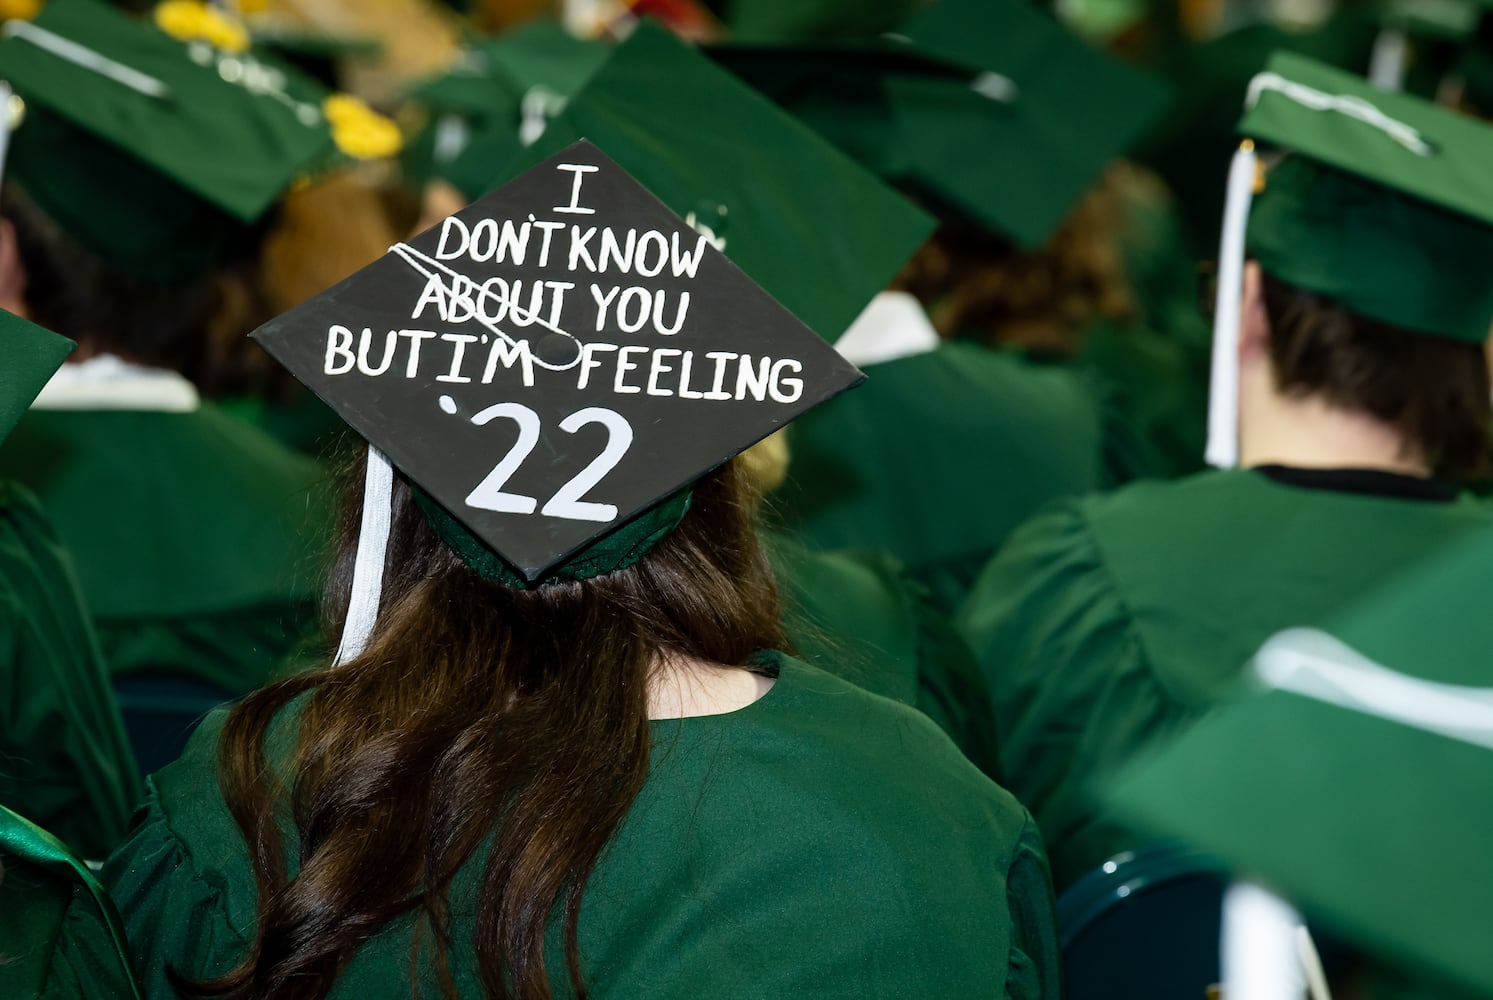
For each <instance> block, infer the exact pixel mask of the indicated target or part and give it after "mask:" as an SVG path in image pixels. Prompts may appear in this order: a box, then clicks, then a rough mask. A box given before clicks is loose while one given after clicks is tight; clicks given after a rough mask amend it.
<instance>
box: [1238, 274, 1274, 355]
mask: <svg viewBox="0 0 1493 1000" xmlns="http://www.w3.org/2000/svg"><path fill="white" fill-rule="evenodd" d="M1243 278H1244V280H1243V282H1242V284H1243V288H1242V291H1241V295H1240V302H1239V360H1240V361H1250V360H1257V359H1260V358H1266V357H1269V356H1270V317H1269V316H1268V315H1267V314H1266V313H1265V280H1264V272H1262V271H1261V270H1260V265H1259V264H1257V263H1256V262H1255V261H1252V260H1251V261H1246V262H1245V264H1244V274H1243Z"/></svg>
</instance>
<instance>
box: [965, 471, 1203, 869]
mask: <svg viewBox="0 0 1493 1000" xmlns="http://www.w3.org/2000/svg"><path fill="white" fill-rule="evenodd" d="M956 623H957V625H958V627H959V629H960V631H961V632H962V633H963V634H964V636H965V638H966V639H967V640H968V641H969V643H970V646H971V648H972V649H973V650H974V653H975V659H976V661H977V662H978V664H979V668H980V671H981V674H982V675H983V676H984V679H985V683H986V686H987V689H988V690H989V692H990V698H991V708H992V713H993V716H994V723H995V732H996V734H997V735H998V738H999V753H1000V760H1001V769H1002V780H1003V783H1004V784H1005V785H1006V787H1007V788H1009V789H1010V790H1011V791H1012V792H1013V793H1014V794H1015V795H1016V797H1017V798H1018V799H1020V800H1021V801H1022V803H1023V804H1025V805H1026V807H1027V808H1028V809H1030V810H1031V812H1032V815H1033V816H1034V817H1035V818H1036V821H1037V825H1038V826H1039V827H1040V829H1041V831H1042V836H1043V839H1044V840H1045V842H1046V844H1047V853H1048V857H1049V858H1050V859H1051V861H1052V873H1053V881H1054V883H1055V885H1056V887H1057V890H1058V892H1059V893H1061V892H1062V890H1063V889H1064V888H1066V887H1067V886H1068V885H1069V884H1071V883H1072V881H1073V880H1074V879H1076V878H1077V877H1078V876H1079V875H1082V874H1083V873H1084V872H1085V871H1087V870H1088V869H1089V868H1091V867H1093V866H1095V865H1097V864H1099V863H1100V862H1102V861H1103V860H1104V859H1105V858H1107V857H1108V856H1109V855H1110V854H1112V853H1114V851H1115V850H1119V849H1123V847H1126V846H1131V845H1130V844H1129V842H1128V837H1127V836H1126V834H1125V833H1124V831H1123V830H1120V829H1118V828H1116V827H1113V826H1112V825H1111V824H1109V823H1108V822H1107V821H1105V820H1104V819H1103V818H1102V817H1101V816H1100V815H1099V810H1098V807H1097V805H1096V804H1095V803H1096V798H1095V796H1094V795H1093V793H1092V789H1093V783H1094V782H1095V780H1096V779H1101V778H1102V776H1103V773H1104V772H1105V771H1106V770H1108V769H1109V768H1110V767H1113V766H1114V765H1116V764H1117V763H1119V762H1120V761H1122V760H1124V759H1125V758H1126V756H1128V754H1129V752H1130V751H1131V750H1133V749H1134V748H1135V747H1136V746H1138V745H1139V744H1140V743H1141V742H1142V741H1144V740H1147V739H1150V738H1153V737H1154V735H1155V732H1156V731H1157V729H1158V727H1164V726H1165V725H1167V723H1166V721H1165V720H1166V718H1167V717H1168V715H1172V714H1174V713H1172V712H1169V711H1168V710H1167V705H1168V704H1169V701H1168V698H1167V695H1166V693H1165V692H1164V691H1163V690H1162V689H1161V687H1160V686H1159V685H1158V684H1157V683H1156V681H1155V679H1154V675H1153V673H1152V671H1151V669H1150V665H1149V662H1148V660H1147V658H1146V655H1145V650H1144V649H1143V646H1142V643H1141V639H1140V636H1139V633H1138V632H1137V630H1136V628H1135V626H1134V623H1133V622H1132V620H1131V618H1130V616H1129V614H1128V613H1127V610H1126V606H1125V601H1124V596H1123V594H1122V593H1121V592H1120V589H1119V588H1118V587H1117V586H1116V585H1115V581H1114V580H1113V579H1112V577H1111V574H1110V569H1109V567H1108V566H1107V565H1106V564H1105V560H1104V558H1103V553H1102V551H1101V549H1100V546H1099V544H1098V541H1097V539H1096V538H1095V537H1094V534H1093V532H1092V530H1091V529H1090V527H1089V524H1088V521H1087V519H1086V517H1085V514H1084V502H1083V501H1068V502H1064V503H1061V504H1059V505H1055V506H1054V507H1052V508H1049V510H1048V511H1047V512H1046V513H1045V514H1043V515H1040V516H1038V517H1037V518H1035V519H1033V520H1032V521H1031V522H1029V523H1028V524H1027V525H1026V526H1025V527H1023V528H1022V529H1021V530H1019V531H1018V532H1017V533H1016V534H1015V535H1013V536H1012V538H1011V541H1010V542H1009V543H1008V544H1007V545H1006V547H1005V549H1003V550H1002V551H1001V553H1000V554H999V555H998V556H996V557H995V558H994V559H993V560H991V562H990V564H989V565H988V566H987V567H986V568H985V571H984V572H983V573H982V574H981V576H980V579H979V580H978V582H977V583H976V586H975V589H974V590H973V591H972V592H971V593H970V595H969V597H968V599H967V600H966V601H965V603H964V605H963V607H962V608H961V609H960V611H959V615H958V617H957V619H956Z"/></svg>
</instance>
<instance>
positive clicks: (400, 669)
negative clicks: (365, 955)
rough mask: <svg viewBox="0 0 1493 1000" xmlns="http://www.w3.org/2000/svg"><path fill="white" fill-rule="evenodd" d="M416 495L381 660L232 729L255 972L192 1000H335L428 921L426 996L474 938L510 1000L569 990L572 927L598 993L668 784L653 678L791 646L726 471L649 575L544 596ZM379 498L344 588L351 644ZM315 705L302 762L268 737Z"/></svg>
mask: <svg viewBox="0 0 1493 1000" xmlns="http://www.w3.org/2000/svg"><path fill="white" fill-rule="evenodd" d="M394 504H395V506H394V523H393V530H392V534H391V538H390V546H389V553H388V558H387V562H386V566H387V569H386V575H385V578H384V591H383V598H382V602H381V608H380V614H379V618H378V622H377V625H376V626H375V629H374V633H373V635H372V637H371V639H370V641H369V644H368V646H367V648H366V650H365V651H364V652H363V653H362V654H361V655H360V656H358V657H356V658H355V659H353V660H351V661H349V662H347V663H345V664H342V665H340V666H329V667H326V668H325V669H321V670H317V671H315V672H312V673H307V674H304V675H300V676H296V677H292V678H289V679H286V680H283V681H280V682H278V683H276V684H272V685H270V686H269V687H266V688H264V689H262V690H260V691H258V692H256V693H254V694H252V695H250V696H249V697H248V698H246V699H245V700H244V701H243V702H242V703H241V704H239V705H238V706H237V707H236V708H235V709H234V710H233V712H232V714H231V715H230V716H229V719H228V721H227V723H226V725H225V728H224V731H223V735H222V738H221V742H220V744H219V751H218V752H219V767H218V778H219V783H220V786H221V788H222V790H223V794H224V796H225V798H226V801H227V803H228V807H229V809H230V811H231V812H232V815H233V817H234V819H235V821H236V822H237V823H238V826H239V828H240V829H241V830H242V831H243V834H244V837H245V840H246V842H247V844H248V846H249V852H250V858H251V862H252V864H253V868H254V873H255V878H256V881H257V883H258V890H259V917H258V926H257V929H256V933H255V937H254V943H253V946H252V948H251V949H250V951H249V953H248V954H247V955H246V956H245V958H244V960H243V962H242V964H240V965H239V966H238V968H236V969H234V970H233V971H232V972H230V973H228V974H227V975H225V976H223V977H221V978H219V979H217V980H214V981H212V982H209V983H203V984H197V985H196V986H194V987H191V989H193V990H195V991H196V992H197V993H199V994H203V995H210V996H226V997H234V998H251V997H252V998H260V997H265V998H268V997H275V998H299V997H306V998H311V997H323V996H325V995H326V994H327V992H328V990H329V989H330V988H331V986H332V984H333V982H334V980H335V979H336V977H337V975H338V972H339V971H340V970H341V969H342V968H343V967H344V966H345V964H346V963H347V961H348V960H349V959H350V958H351V957H352V956H353V954H354V953H355V952H356V951H357V950H358V948H359V946H360V945H362V944H363V943H364V942H365V941H367V940H368V939H369V938H370V937H371V936H372V935H374V934H376V933H377V932H378V931H379V930H380V929H381V928H383V927H384V926H385V925H387V924H388V923H389V922H390V921H391V920H393V919H394V918H395V917H398V916H401V915H404V914H408V913H411V912H413V913H414V914H415V917H416V920H417V922H416V925H415V926H416V930H415V933H414V935H413V939H412V941H411V954H410V974H411V979H412V982H411V989H412V993H413V991H414V989H415V984H416V983H417V982H418V970H419V968H420V967H421V965H422V954H421V948H422V945H421V940H422V938H425V937H428V938H429V940H430V942H431V943H432V945H433V950H432V951H431V952H430V953H429V960H430V967H431V968H433V969H434V970H435V974H436V977H437V979H438V981H439V982H440V985H441V989H442V991H443V993H444V994H446V995H448V996H455V983H454V980H453V978H452V976H451V972H450V966H449V963H448V961H447V957H446V956H447V950H448V948H449V947H474V948H475V952H476V957H477V966H478V968H479V969H480V974H481V978H482V981H483V985H484V987H485V990H486V992H487V994H488V995H489V996H491V997H496V998H504V1000H507V998H519V1000H531V998H545V1000H548V998H550V997H551V996H552V993H551V988H550V985H549V984H550V978H551V972H550V970H548V969H547V968H546V966H545V937H546V933H545V932H546V929H547V927H548V926H549V924H550V922H551V920H552V919H555V918H559V919H561V920H562V921H563V935H564V947H565V955H566V960H567V965H568V973H569V977H570V980H571V982H572V984H573V985H574V987H575V989H576V992H577V995H578V996H579V997H584V996H585V995H586V992H585V988H584V984H583V983H582V981H581V970H580V956H579V949H578V943H577V925H578V918H579V913H580V903H581V894H582V890H583V888H584V886H585V883H586V880H587V878H588V877H589V875H590V873H591V871H592V869H593V868H594V866H595V864H596V861H597V858H598V856H599V855H600V853H601V851H602V849H603V848H604V847H605V846H606V844H607V843H608V841H609V840H610V839H611V837H612V835H613V833H614V832H615V831H616V829H617V827H618V825H619V824H620V823H621V821H622V819H623V818H624V816H625V815H626V814H627V812H628V809H629V808H630V806H631V804H632V802H633V799H634V798H635V797H636V796H637V794H638V792H639V790H640V789H641V788H642V786H643V783H644V781H645V779H646V777H647V774H648V763H649V751H650V737H649V728H648V681H649V678H650V675H651V674H652V672H653V671H654V670H655V669H656V667H657V665H658V664H659V662H660V660H661V659H665V660H666V659H668V658H670V657H675V656H689V657H695V658H698V659H700V660H705V661H710V662H714V663H723V664H743V663H745V662H746V661H747V659H748V658H749V657H750V656H751V655H752V654H753V653H754V652H757V651H759V650H762V649H767V648H781V647H782V645H783V637H782V635H781V632H780V626H779V623H778V602H777V593H776V588H775V583H774V578H773V575H772V571H771V568H770V566H769V565H768V563H767V560H766V557H765V556H764V555H763V552H762V550H761V548H760V546H759V545H758V542H757V538H756V534H755V527H754V524H753V510H754V506H755V505H754V502H753V497H752V496H751V489H750V486H749V485H748V483H747V481H746V480H745V478H744V476H743V475H742V473H741V471H740V470H739V469H738V468H737V463H735V462H732V463H730V464H728V465H726V466H723V467H722V468H721V469H718V470H717V471H715V472H714V473H711V474H710V475H708V476H706V477H705V478H704V479H702V480H701V481H700V482H699V483H697V484H696V486H695V494H694V501H693V503H692V505H691V507H690V510H689V513H688V514H687V515H686V516H685V518H684V521H683V522H682V523H681V524H680V526H679V527H678V528H677V529H675V530H674V531H673V532H672V533H671V534H670V535H668V536H667V537H666V538H665V539H664V540H663V541H662V542H660V543H659V544H658V545H657V546H656V547H655V548H654V549H653V550H652V551H651V552H649V553H648V554H647V555H646V556H645V557H644V558H643V559H642V561H640V562H639V563H638V564H637V565H635V566H632V567H629V568H627V569H622V570H618V571H615V572H613V573H609V574H606V575H604V576H601V577H598V578H596V579H592V580H588V581H585V582H578V583H560V584H552V585H547V586H543V587H540V588H537V589H535V590H532V591H519V590H514V589H510V588H508V587H504V586H502V585H500V584H497V583H493V582H490V581H487V580H484V579H482V578H481V577H479V576H478V575H477V574H476V573H474V572H473V571H471V570H470V569H468V568H467V567H466V566H465V565H464V564H462V563H461V562H460V561H459V560H458V558H457V557H456V556H455V555H454V554H453V553H452V552H451V551H450V550H449V549H448V548H447V547H446V546H444V545H443V544H442V543H441V542H440V541H438V540H437V539H436V537H435V535H434V534H433V533H432V532H431V530H430V528H429V526H428V525H427V524H426V522H425V520H424V517H423V516H422V515H421V514H420V512H419V510H418V508H417V507H416V506H415V505H414V503H413V502H412V500H411V496H410V492H409V489H408V487H407V486H405V485H404V484H403V483H402V482H398V483H396V493H395V497H394ZM357 506H358V505H357V504H356V503H353V504H350V505H349V514H348V518H347V523H346V524H344V527H343V535H344V537H343V539H342V544H341V545H340V549H339V556H338V559H337V568H336V570H335V572H334V583H333V584H332V586H331V588H330V593H329V600H328V606H329V608H332V609H335V610H334V613H333V615H332V616H331V617H332V620H331V621H330V622H329V625H330V629H329V634H330V635H334V636H335V635H339V634H340V633H341V625H342V622H341V618H342V616H343V615H345V613H346V607H347V603H348V591H349V586H350V579H351V567H352V562H353V556H354V550H355V547H356V539H355V536H356V524H357V516H358V510H357ZM308 692H309V693H308ZM303 694H304V695H305V698H304V699H303V702H304V703H303V704H301V705H300V709H299V722H298V729H296V730H295V732H296V735H297V739H296V747H295V752H294V755H293V757H292V758H291V760H290V763H289V766H288V767H286V766H285V765H284V762H283V761H276V760H275V759H274V758H273V756H270V757H269V758H267V755H266V742H267V736H268V734H269V733H270V730H271V725H272V722H274V720H276V719H277V717H282V718H283V717H284V716H282V712H283V711H284V710H285V709H286V708H287V706H290V705H291V702H292V701H295V700H296V699H297V698H298V697H299V696H301V695H303ZM298 704H299V703H298ZM287 813H288V815H289V816H290V817H291V818H292V819H293V821H294V825H295V834H296V837H297V838H298V839H297V840H296V841H295V843H296V851H297V854H298V858H299V865H298V867H297V870H296V873H295V874H294V875H293V876H292V875H290V874H289V873H288V871H287V867H286V858H285V854H286V850H285V845H286V843H287V839H286V838H287V831H286V830H285V828H284V818H285V817H286V815H287ZM484 846H486V847H487V857H486V862H485V864H484V865H483V867H482V870H481V882H480V893H479V895H478V911H477V912H478V913H479V916H478V918H477V924H476V933H475V941H469V942H457V941H454V940H453V938H452V929H451V919H450V911H449V907H448V898H447V896H448V890H449V889H450V888H451V886H452V885H453V880H454V879H455V878H456V877H457V874H458V872H459V871H461V870H462V869H463V867H464V866H465V865H466V864H467V863H468V861H469V860H471V859H472V858H473V856H474V855H475V854H476V853H477V851H478V850H479V848H482V847H484Z"/></svg>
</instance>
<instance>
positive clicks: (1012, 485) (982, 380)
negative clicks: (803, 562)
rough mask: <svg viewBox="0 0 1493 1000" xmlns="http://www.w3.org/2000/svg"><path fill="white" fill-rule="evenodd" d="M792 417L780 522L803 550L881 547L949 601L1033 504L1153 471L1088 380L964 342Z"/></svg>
mask: <svg viewBox="0 0 1493 1000" xmlns="http://www.w3.org/2000/svg"><path fill="white" fill-rule="evenodd" d="M866 376H867V377H866V382H865V384H864V385H862V386H860V387H858V388H857V389H855V390H854V391H852V392H847V393H845V394H844V395H842V396H840V397H838V398H837V399H835V400H833V401H831V402H830V403H828V404H826V405H825V406H822V407H819V408H818V409H817V410H814V411H812V412H810V413H808V414H806V415H804V416H803V417H802V418H800V419H799V420H798V421H796V422H795V423H794V425H793V429H792V431H791V432H790V438H789V441H790V448H791V451H792V463H791V465H790V467H789V479H788V482H787V483H785V484H784V486H783V487H782V488H780V489H779V490H778V491H777V493H775V494H774V506H775V509H776V510H777V512H778V517H779V520H780V524H781V527H782V528H783V529H784V530H786V531H789V532H793V533H796V534H798V535H799V536H800V537H801V538H802V539H803V540H804V541H805V542H806V543H807V544H808V545H809V546H810V547H811V548H816V549H835V548H854V547H871V548H880V549H884V550H886V551H888V552H890V553H891V554H892V555H894V556H896V557H897V559H899V560H900V561H901V562H902V563H903V564H904V565H905V566H906V567H907V570H908V572H910V573H911V574H912V575H913V576H914V577H916V578H917V579H919V580H922V581H923V582H925V583H927V584H928V586H929V587H930V589H931V590H932V592H933V594H934V597H935V600H936V601H937V602H938V603H939V604H940V605H941V606H943V607H946V608H952V607H953V606H954V605H956V604H957V603H958V601H959V599H960V598H961V597H963V595H964V593H965V592H966V591H967V589H968V586H969V584H970V583H971V582H972V581H973V579H974V576H975V574H976V573H977V572H978V571H979V567H980V566H981V565H983V563H984V562H985V560H987V559H988V558H989V557H990V555H991V553H993V552H994V551H995V550H996V549H997V548H999V547H1000V545H1001V543H1002V542H1004V541H1005V539H1006V536H1007V535H1009V534H1010V532H1011V531H1012V530H1014V529H1015V528H1016V527H1017V525H1019V524H1021V523H1022V522H1023V521H1025V520H1026V519H1027V518H1028V517H1030V516H1031V515H1032V514H1033V513H1034V512H1035V511H1036V510H1037V509H1038V508H1039V507H1041V506H1042V505H1044V504H1045V503H1047V502H1048V501H1051V500H1053V499H1056V498H1059V497H1066V496H1074V495H1078V494H1082V493H1086V492H1088V491H1090V490H1094V489H1100V488H1104V487H1107V486H1112V485H1115V484H1118V483H1122V482H1126V481H1128V480H1130V479H1132V478H1135V477H1136V476H1137V475H1141V474H1146V473H1147V472H1149V471H1150V470H1149V468H1137V466H1138V465H1143V464H1144V463H1143V460H1142V459H1141V458H1140V455H1141V454H1142V449H1141V447H1140V445H1139V443H1138V438H1137V437H1136V436H1135V435H1133V434H1131V433H1129V432H1127V431H1126V430H1125V428H1124V426H1123V421H1122V419H1121V418H1120V417H1119V415H1118V414H1117V412H1116V411H1114V410H1113V408H1111V407H1109V406H1107V405H1106V401H1105V399H1104V395H1103V393H1102V391H1101V390H1100V389H1099V388H1098V387H1097V385H1096V384H1095V383H1094V382H1093V381H1091V380H1090V379H1088V378H1087V377H1085V376H1084V375H1083V374H1081V373H1079V372H1077V371H1073V370H1069V369H1066V368H1063V367H1057V366H1050V365H1042V364H1034V363H1031V362H1027V361H1024V360H1023V359H1021V358H1019V357H1016V356H1014V355H1010V354H1006V353H1003V352H997V351H992V350H989V349H987V348H984V347H980V346H977V345H974V344H967V343H945V344H942V345H940V346H939V347H938V348H937V349H935V350H933V351H930V352H927V353H923V354H917V355H913V356H910V357H905V358H899V359H897V360H894V361H887V362H883V363H881V364H875V365H869V366H867V368H866Z"/></svg>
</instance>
